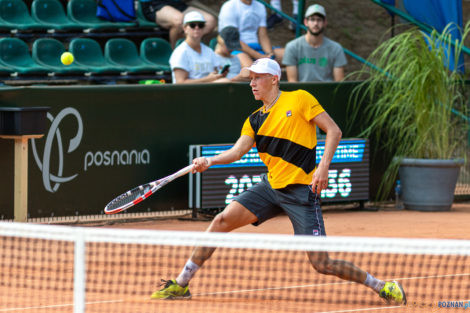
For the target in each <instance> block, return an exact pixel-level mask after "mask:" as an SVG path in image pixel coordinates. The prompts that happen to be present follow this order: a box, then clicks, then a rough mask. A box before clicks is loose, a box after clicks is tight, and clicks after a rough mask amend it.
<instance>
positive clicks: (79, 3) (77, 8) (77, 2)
mask: <svg viewBox="0 0 470 313" xmlns="http://www.w3.org/2000/svg"><path fill="white" fill-rule="evenodd" d="M96 7H97V4H96V1H95V0H70V1H69V2H68V3H67V15H68V17H69V18H70V19H71V20H72V21H73V22H75V23H77V24H80V25H82V26H83V27H84V28H89V29H96V30H103V29H114V30H116V29H120V28H129V27H135V26H136V24H135V23H125V22H111V21H106V20H103V19H100V18H99V17H97V16H96Z"/></svg>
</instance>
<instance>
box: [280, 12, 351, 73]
mask: <svg viewBox="0 0 470 313" xmlns="http://www.w3.org/2000/svg"><path fill="white" fill-rule="evenodd" d="M304 24H305V26H307V29H308V30H307V33H306V34H305V35H304V36H301V37H299V38H296V39H294V40H292V41H290V42H288V43H287V45H286V49H285V54H284V58H283V60H282V63H283V64H284V65H285V66H286V73H287V80H288V81H289V82H296V81H301V82H307V81H341V80H343V79H344V66H345V65H346V64H347V61H346V56H345V55H344V52H343V47H341V45H340V44H339V43H337V42H335V41H333V40H331V39H329V38H327V37H326V36H324V34H323V33H324V31H325V29H326V26H327V20H326V12H325V8H323V7H322V6H321V5H318V4H314V5H311V6H309V7H308V9H307V12H306V13H305V18H304Z"/></svg>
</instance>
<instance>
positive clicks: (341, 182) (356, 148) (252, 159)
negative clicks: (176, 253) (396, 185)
mask: <svg viewBox="0 0 470 313" xmlns="http://www.w3.org/2000/svg"><path fill="white" fill-rule="evenodd" d="M232 146H233V145H232V144H214V145H191V146H190V147H189V158H190V162H191V161H192V159H194V158H196V157H200V156H203V157H208V158H209V157H212V156H215V155H217V154H219V153H221V152H223V151H226V150H228V149H230V148H231V147H232ZM324 151H325V141H324V140H318V143H317V149H316V162H317V164H318V163H319V162H320V160H321V157H322V156H323V153H324ZM266 172H267V168H266V166H265V165H264V163H263V162H262V161H261V159H260V158H259V155H258V151H257V150H256V148H252V149H251V150H250V151H249V152H248V153H246V154H245V155H244V156H243V157H242V158H241V159H240V160H238V161H236V162H233V163H231V164H224V165H213V166H211V167H210V168H209V169H208V170H206V171H205V172H203V173H196V174H194V175H189V208H192V209H213V208H223V207H225V206H226V205H227V204H229V203H230V202H231V201H232V200H233V199H234V198H235V197H236V196H237V195H239V194H240V193H242V192H243V191H244V190H246V189H248V188H250V187H251V186H253V185H254V184H256V183H258V182H259V181H260V180H261V178H260V177H261V174H263V173H266ZM321 198H322V202H323V203H325V202H348V201H366V200H368V198H369V147H368V143H367V141H366V140H365V139H358V138H351V139H343V140H341V141H340V143H339V145H338V148H337V149H336V153H335V155H334V157H333V160H332V162H331V164H330V169H329V173H328V187H327V189H324V190H322V192H321Z"/></svg>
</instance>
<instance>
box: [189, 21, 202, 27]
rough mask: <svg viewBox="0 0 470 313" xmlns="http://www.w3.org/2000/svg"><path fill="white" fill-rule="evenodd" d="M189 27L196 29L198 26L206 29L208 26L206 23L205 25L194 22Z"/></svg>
mask: <svg viewBox="0 0 470 313" xmlns="http://www.w3.org/2000/svg"><path fill="white" fill-rule="evenodd" d="M188 25H189V27H191V28H196V26H197V27H199V28H204V26H206V23H204V22H192V23H189V24H188Z"/></svg>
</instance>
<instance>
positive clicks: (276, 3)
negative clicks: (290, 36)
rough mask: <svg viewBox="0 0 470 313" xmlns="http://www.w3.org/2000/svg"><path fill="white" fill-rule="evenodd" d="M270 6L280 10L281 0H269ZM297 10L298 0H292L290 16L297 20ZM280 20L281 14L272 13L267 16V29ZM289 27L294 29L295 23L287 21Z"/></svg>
mask: <svg viewBox="0 0 470 313" xmlns="http://www.w3.org/2000/svg"><path fill="white" fill-rule="evenodd" d="M271 6H272V7H273V8H275V9H276V10H278V11H281V12H282V6H281V0H271ZM298 12H299V0H292V16H293V18H294V19H295V20H297V15H298ZM281 22H282V16H280V15H279V14H277V13H273V14H271V15H270V16H269V17H268V22H267V24H268V29H272V28H274V26H275V25H276V24H279V23H281ZM289 29H290V30H295V24H294V23H292V22H291V23H289Z"/></svg>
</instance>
